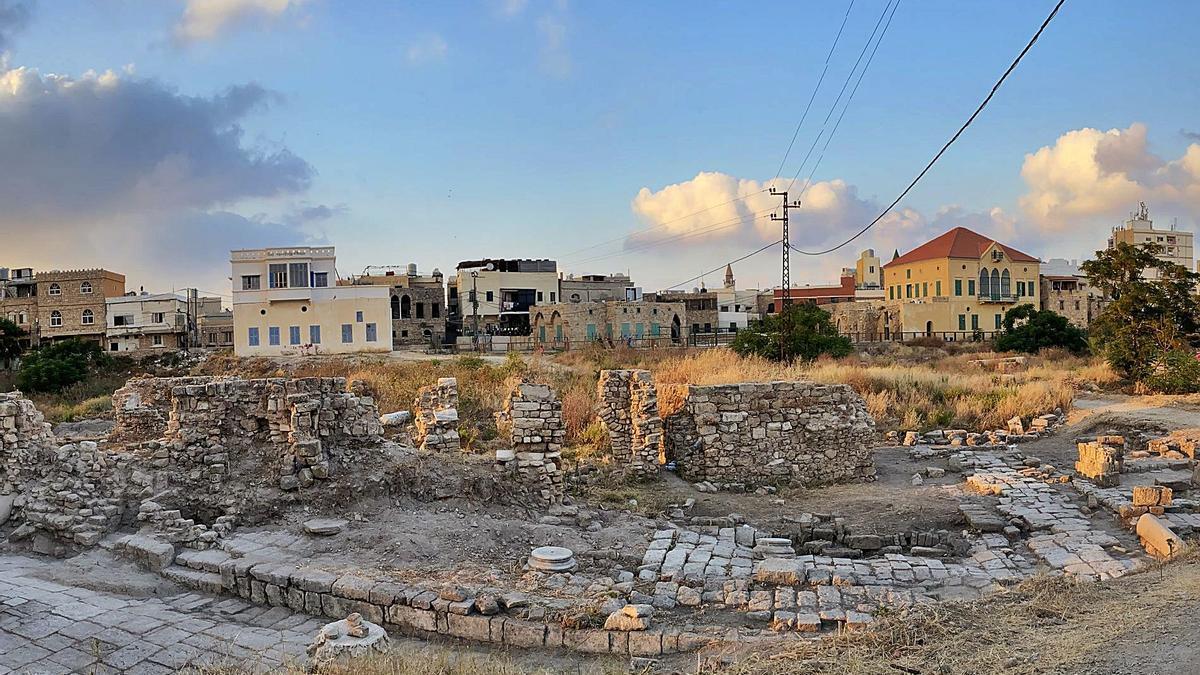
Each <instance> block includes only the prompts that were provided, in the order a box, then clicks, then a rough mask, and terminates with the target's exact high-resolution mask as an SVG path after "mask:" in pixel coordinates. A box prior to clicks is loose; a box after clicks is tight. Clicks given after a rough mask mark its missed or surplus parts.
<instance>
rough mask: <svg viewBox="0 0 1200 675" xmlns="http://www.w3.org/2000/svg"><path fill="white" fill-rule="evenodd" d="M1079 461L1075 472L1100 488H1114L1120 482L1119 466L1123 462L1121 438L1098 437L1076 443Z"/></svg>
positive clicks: (1122, 438)
mask: <svg viewBox="0 0 1200 675" xmlns="http://www.w3.org/2000/svg"><path fill="white" fill-rule="evenodd" d="M1076 448H1077V449H1078V450H1079V460H1078V461H1076V462H1075V470H1076V471H1078V472H1079V473H1080V475H1082V476H1085V477H1087V478H1088V479H1090V480H1091V481H1092V482H1093V483H1095V484H1096V485H1099V486H1100V487H1116V486H1117V485H1118V484H1120V482H1121V466H1122V464H1124V461H1125V459H1124V458H1125V438H1124V437H1123V436H1099V437H1097V438H1096V439H1095V440H1090V439H1082V438H1081V439H1079V440H1078V441H1077V442H1076Z"/></svg>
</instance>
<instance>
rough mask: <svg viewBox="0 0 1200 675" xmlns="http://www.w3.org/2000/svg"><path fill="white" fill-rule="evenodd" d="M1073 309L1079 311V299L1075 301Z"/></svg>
mask: <svg viewBox="0 0 1200 675" xmlns="http://www.w3.org/2000/svg"><path fill="white" fill-rule="evenodd" d="M1075 311H1077V312H1078V311H1079V301H1078V300H1076V301H1075Z"/></svg>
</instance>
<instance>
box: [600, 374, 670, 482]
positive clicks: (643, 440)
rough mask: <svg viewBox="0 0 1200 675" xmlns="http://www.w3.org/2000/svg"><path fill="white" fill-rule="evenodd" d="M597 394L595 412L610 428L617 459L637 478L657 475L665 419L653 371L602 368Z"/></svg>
mask: <svg viewBox="0 0 1200 675" xmlns="http://www.w3.org/2000/svg"><path fill="white" fill-rule="evenodd" d="M596 394H597V395H596V398H597V404H596V408H597V410H596V412H597V414H598V416H599V417H600V421H601V422H603V423H604V428H605V429H607V430H608V436H609V444H610V446H611V447H612V457H613V460H614V463H615V464H616V465H617V467H618V468H619V469H621V470H623V471H626V472H628V473H629V474H630V475H632V476H635V477H637V478H649V477H653V476H654V475H656V474H657V472H658V465H659V462H660V457H661V453H662V441H663V422H662V418H661V417H659V415H658V392H657V390H656V388H655V386H654V379H653V377H652V376H651V375H650V371H648V370H602V371H600V381H599V383H598V384H597V385H596Z"/></svg>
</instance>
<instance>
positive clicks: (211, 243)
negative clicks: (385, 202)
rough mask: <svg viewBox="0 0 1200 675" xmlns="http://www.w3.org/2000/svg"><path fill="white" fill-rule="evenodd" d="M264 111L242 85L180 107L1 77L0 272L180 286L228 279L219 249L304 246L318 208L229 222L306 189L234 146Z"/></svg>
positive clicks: (121, 80)
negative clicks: (84, 272) (107, 275)
mask: <svg viewBox="0 0 1200 675" xmlns="http://www.w3.org/2000/svg"><path fill="white" fill-rule="evenodd" d="M274 103H276V97H275V96H273V95H272V94H270V93H269V92H267V91H266V90H264V89H263V88H261V87H259V86H257V85H253V84H250V85H242V86H236V87H230V88H228V89H226V90H225V91H223V92H221V93H218V94H216V95H213V96H207V97H205V96H185V95H182V94H180V93H178V92H177V91H175V90H174V89H172V88H171V87H169V86H167V85H164V84H162V83H161V82H158V81H156V80H148V79H135V78H131V77H125V76H119V75H117V74H115V73H113V72H104V73H87V74H85V75H83V76H81V77H67V76H61V75H49V74H42V73H39V72H38V71H37V70H34V69H29V68H14V69H9V70H0V204H4V208H2V209H0V233H3V234H4V237H3V238H4V241H5V245H4V247H3V251H4V253H6V254H7V255H5V257H6V258H8V260H5V261H2V262H0V264H5V265H9V266H13V265H21V266H25V265H28V266H33V267H38V266H43V267H51V266H52V267H65V266H76V265H78V266H83V265H88V266H106V267H113V268H118V271H125V272H126V273H127V274H129V275H131V276H141V277H142V278H143V279H150V281H149V282H147V283H146V285H148V286H149V285H155V286H157V285H159V284H160V283H162V284H168V285H177V286H184V285H187V281H186V278H182V275H184V274H187V273H189V272H190V271H193V270H199V269H204V270H207V271H208V273H209V274H213V273H215V274H227V272H226V271H225V268H226V267H227V255H228V250H229V248H232V247H237V246H244V245H258V243H265V242H274V243H278V244H280V245H286V244H288V243H294V242H295V241H296V240H298V239H300V240H304V239H307V238H310V237H311V236H312V234H311V232H310V231H311V229H312V228H311V226H309V227H306V226H305V225H311V223H313V222H315V221H316V220H319V216H320V215H321V214H322V213H323V211H322V208H329V207H321V206H320V205H316V206H313V205H304V206H306V207H307V208H309V209H310V210H309V211H308V212H306V213H304V214H303V215H305V216H306V217H305V218H304V219H299V220H294V221H292V222H291V223H290V224H287V223H277V222H274V221H273V220H272V219H269V218H265V217H259V218H244V217H242V216H238V215H237V214H235V213H232V212H230V211H229V208H230V207H233V206H236V205H237V204H238V203H240V202H243V201H246V200H266V201H269V200H271V199H272V198H279V197H287V196H291V195H298V194H300V193H303V192H304V191H305V190H307V189H308V187H309V185H310V183H311V181H312V177H313V175H314V173H315V172H314V170H313V169H312V167H311V166H310V165H309V164H308V163H307V162H305V161H304V160H303V159H301V158H300V157H297V156H296V155H294V154H293V153H292V152H290V151H289V150H288V149H287V148H283V147H264V146H261V145H252V144H249V143H247V142H246V140H245V138H244V136H245V134H244V132H243V130H242V127H241V122H242V120H243V119H244V118H245V117H246V116H248V115H250V114H252V113H254V112H256V111H260V110H263V109H265V108H267V107H269V106H270V105H272V104H274ZM311 209H316V210H311ZM10 256H11V257H10ZM122 266H123V267H122ZM168 287H169V286H168Z"/></svg>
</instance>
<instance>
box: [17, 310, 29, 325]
mask: <svg viewBox="0 0 1200 675" xmlns="http://www.w3.org/2000/svg"><path fill="white" fill-rule="evenodd" d="M17 323H19V324H21V325H22V326H23V325H25V324H26V323H28V321H27V320H26V318H25V312H21V313H20V314H18V315H17Z"/></svg>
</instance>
